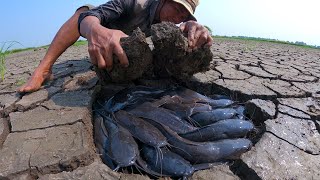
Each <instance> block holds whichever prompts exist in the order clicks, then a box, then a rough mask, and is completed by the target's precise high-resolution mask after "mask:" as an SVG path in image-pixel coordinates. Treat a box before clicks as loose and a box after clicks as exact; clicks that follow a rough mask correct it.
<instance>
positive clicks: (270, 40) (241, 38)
mask: <svg viewBox="0 0 320 180" xmlns="http://www.w3.org/2000/svg"><path fill="white" fill-rule="evenodd" d="M213 38H220V39H234V40H245V41H255V42H270V43H277V44H287V45H293V46H298V47H302V48H312V49H320V46H311V45H304V44H296V43H293V42H288V41H280V40H275V39H265V38H255V37H238V36H213Z"/></svg>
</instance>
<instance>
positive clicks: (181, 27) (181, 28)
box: [179, 23, 187, 32]
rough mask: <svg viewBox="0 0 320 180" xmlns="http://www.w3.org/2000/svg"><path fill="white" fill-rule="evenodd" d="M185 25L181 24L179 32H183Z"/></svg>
mask: <svg viewBox="0 0 320 180" xmlns="http://www.w3.org/2000/svg"><path fill="white" fill-rule="evenodd" d="M186 24H187V23H182V24H181V25H180V27H179V28H180V30H181V32H184V30H185V29H186Z"/></svg>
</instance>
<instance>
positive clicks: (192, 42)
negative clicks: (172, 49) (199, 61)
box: [180, 21, 213, 50]
mask: <svg viewBox="0 0 320 180" xmlns="http://www.w3.org/2000/svg"><path fill="white" fill-rule="evenodd" d="M180 29H181V31H182V32H183V33H187V34H188V42H189V48H190V49H191V50H195V49H197V48H200V47H202V46H212V43H213V40H212V37H211V34H210V33H209V31H208V29H207V28H205V27H204V26H202V25H201V24H198V23H197V22H196V21H187V22H185V23H182V24H181V25H180Z"/></svg>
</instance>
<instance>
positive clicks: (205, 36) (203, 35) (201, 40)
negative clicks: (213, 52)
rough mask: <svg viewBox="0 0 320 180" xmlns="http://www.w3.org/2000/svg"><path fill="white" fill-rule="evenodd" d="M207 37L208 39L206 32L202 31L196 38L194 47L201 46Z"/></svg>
mask: <svg viewBox="0 0 320 180" xmlns="http://www.w3.org/2000/svg"><path fill="white" fill-rule="evenodd" d="M207 39H208V34H207V33H206V32H203V33H202V34H201V35H200V37H199V38H198V40H197V42H196V45H195V48H200V47H202V46H203V45H204V44H205V43H206V42H207Z"/></svg>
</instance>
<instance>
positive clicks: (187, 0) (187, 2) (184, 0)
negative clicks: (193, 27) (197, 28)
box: [172, 0, 200, 21]
mask: <svg viewBox="0 0 320 180" xmlns="http://www.w3.org/2000/svg"><path fill="white" fill-rule="evenodd" d="M172 1H174V2H176V3H179V4H182V5H183V6H184V7H185V8H186V9H187V10H188V11H189V13H190V17H189V18H188V19H189V20H195V21H196V20H197V19H196V18H195V17H194V16H193V14H194V12H195V10H196V7H197V6H198V5H199V3H200V0H172Z"/></svg>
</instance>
